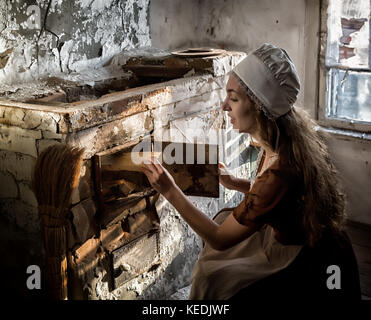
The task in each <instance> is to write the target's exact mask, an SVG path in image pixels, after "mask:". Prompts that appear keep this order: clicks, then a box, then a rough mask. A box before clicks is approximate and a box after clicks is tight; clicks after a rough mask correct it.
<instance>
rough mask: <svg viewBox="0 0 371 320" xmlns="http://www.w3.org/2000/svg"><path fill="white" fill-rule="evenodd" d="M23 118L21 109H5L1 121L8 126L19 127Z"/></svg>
mask: <svg viewBox="0 0 371 320" xmlns="http://www.w3.org/2000/svg"><path fill="white" fill-rule="evenodd" d="M24 116H25V113H24V111H23V110H22V109H21V108H6V109H5V113H4V118H3V119H4V121H6V122H7V123H9V124H13V125H16V126H21V125H22V123H23V118H24Z"/></svg>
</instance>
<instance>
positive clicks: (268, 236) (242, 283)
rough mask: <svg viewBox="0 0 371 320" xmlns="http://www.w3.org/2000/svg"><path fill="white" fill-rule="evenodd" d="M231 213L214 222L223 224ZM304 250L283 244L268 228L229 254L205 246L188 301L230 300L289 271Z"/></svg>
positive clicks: (219, 217) (192, 279)
mask: <svg viewBox="0 0 371 320" xmlns="http://www.w3.org/2000/svg"><path fill="white" fill-rule="evenodd" d="M231 213H232V211H223V212H221V213H219V214H218V215H217V217H216V218H215V219H214V220H215V221H216V222H217V223H219V224H221V223H222V222H223V221H224V219H225V218H226V217H227V216H228V215H229V214H231ZM302 247H303V246H302V245H283V244H281V243H280V242H278V241H277V240H276V239H275V237H274V231H273V228H272V227H271V226H269V225H265V226H263V227H262V228H261V229H260V230H259V231H257V232H255V233H254V234H252V235H251V236H250V237H249V238H247V239H246V240H243V241H242V242H240V243H238V244H236V245H234V246H233V247H231V248H229V249H226V250H222V251H219V250H214V249H213V248H211V247H210V246H209V245H208V244H207V243H205V246H204V248H203V250H202V251H201V254H200V256H199V259H198V260H197V262H196V263H195V265H194V268H193V271H192V276H191V281H192V286H191V293H190V296H189V299H191V300H211V299H216V300H225V299H229V298H231V297H232V296H233V295H235V294H236V293H237V292H238V291H240V290H241V289H243V288H245V287H247V286H248V285H250V284H252V283H253V282H255V281H257V280H260V279H263V278H265V277H267V276H269V275H271V274H273V273H276V272H278V271H280V270H282V269H284V268H286V267H287V266H288V265H289V264H290V263H291V262H292V261H293V260H294V259H295V258H296V256H297V255H298V254H299V252H300V250H301V248H302Z"/></svg>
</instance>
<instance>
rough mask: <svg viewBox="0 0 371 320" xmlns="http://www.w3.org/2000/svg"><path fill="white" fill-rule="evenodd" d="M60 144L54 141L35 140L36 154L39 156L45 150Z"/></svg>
mask: <svg viewBox="0 0 371 320" xmlns="http://www.w3.org/2000/svg"><path fill="white" fill-rule="evenodd" d="M60 143H61V142H60V141H58V140H54V139H40V140H37V142H36V144H37V153H38V155H40V154H41V153H42V152H43V151H44V150H45V149H46V148H48V147H50V146H54V145H55V144H60Z"/></svg>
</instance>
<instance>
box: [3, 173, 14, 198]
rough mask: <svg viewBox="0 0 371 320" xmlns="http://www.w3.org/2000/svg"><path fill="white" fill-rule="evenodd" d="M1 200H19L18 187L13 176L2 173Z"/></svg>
mask: <svg viewBox="0 0 371 320" xmlns="http://www.w3.org/2000/svg"><path fill="white" fill-rule="evenodd" d="M0 181H1V183H0V198H17V197H18V187H17V182H16V181H15V179H14V177H13V175H11V174H10V173H8V172H4V171H0Z"/></svg>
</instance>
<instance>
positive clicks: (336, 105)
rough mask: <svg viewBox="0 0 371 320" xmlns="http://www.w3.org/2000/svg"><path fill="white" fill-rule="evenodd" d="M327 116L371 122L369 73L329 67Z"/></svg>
mask: <svg viewBox="0 0 371 320" xmlns="http://www.w3.org/2000/svg"><path fill="white" fill-rule="evenodd" d="M327 88H328V91H327V110H326V111H327V112H326V113H327V117H330V118H342V119H347V120H355V121H367V122H371V94H370V92H371V73H370V72H358V71H346V70H340V69H336V68H331V69H330V71H329V72H328V74H327Z"/></svg>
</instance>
